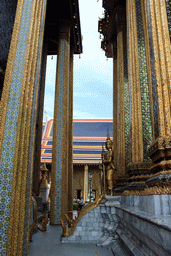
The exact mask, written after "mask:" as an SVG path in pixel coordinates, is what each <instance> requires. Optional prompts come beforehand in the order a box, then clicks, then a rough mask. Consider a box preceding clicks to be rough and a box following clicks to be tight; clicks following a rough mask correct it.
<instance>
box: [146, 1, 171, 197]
mask: <svg viewBox="0 0 171 256" xmlns="http://www.w3.org/2000/svg"><path fill="white" fill-rule="evenodd" d="M146 10H147V16H148V29H149V42H150V56H151V69H152V73H153V101H154V108H153V112H154V117H155V127H154V129H155V131H154V132H155V139H154V140H153V141H152V142H151V144H150V147H149V156H150V158H151V159H152V160H153V162H154V163H155V165H154V166H153V167H151V169H150V173H152V174H155V173H158V174H159V175H156V176H155V177H153V178H151V179H150V180H149V181H148V182H147V184H148V186H153V185H155V184H156V182H158V179H159V180H160V182H159V183H160V185H162V186H163V184H165V185H167V182H165V181H164V179H165V180H167V181H168V182H169V180H170V179H167V177H166V176H167V175H166V172H169V171H170V160H169V159H170V158H171V108H170V107H171V93H170V90H171V89H170V88H171V53H170V38H169V29H168V21H167V13H166V3H165V0H161V1H159V0H156V1H153V0H146ZM163 171H165V172H164V173H163ZM160 172H162V173H163V176H162V177H163V178H161V177H160ZM163 182H164V183H163ZM169 184H170V183H169ZM160 189H161V191H160V192H162V193H164V187H163V188H160Z"/></svg>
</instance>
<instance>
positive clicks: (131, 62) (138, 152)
mask: <svg viewBox="0 0 171 256" xmlns="http://www.w3.org/2000/svg"><path fill="white" fill-rule="evenodd" d="M135 8H136V7H135V1H134V0H133V1H132V0H128V3H127V26H128V27H127V29H128V52H129V55H128V66H129V73H128V74H129V86H130V91H131V102H130V105H131V110H130V111H131V115H130V125H131V128H132V129H131V159H130V160H131V162H132V163H135V162H143V138H142V112H141V97H140V75H139V59H138V40H137V22H136V9H135Z"/></svg>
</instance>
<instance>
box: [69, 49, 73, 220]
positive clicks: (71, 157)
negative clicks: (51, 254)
mask: <svg viewBox="0 0 171 256" xmlns="http://www.w3.org/2000/svg"><path fill="white" fill-rule="evenodd" d="M73 61H74V56H73V49H72V47H71V49H70V73H69V133H68V213H69V214H68V215H69V217H70V219H72V211H73V192H72V191H73Z"/></svg>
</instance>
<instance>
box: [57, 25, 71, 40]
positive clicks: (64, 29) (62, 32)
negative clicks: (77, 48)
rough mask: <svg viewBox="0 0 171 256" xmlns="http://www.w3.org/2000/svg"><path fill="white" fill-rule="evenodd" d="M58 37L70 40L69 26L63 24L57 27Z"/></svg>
mask: <svg viewBox="0 0 171 256" xmlns="http://www.w3.org/2000/svg"><path fill="white" fill-rule="evenodd" d="M59 39H65V40H67V41H69V40H70V26H69V25H67V24H64V25H62V26H61V27H60V29H59Z"/></svg>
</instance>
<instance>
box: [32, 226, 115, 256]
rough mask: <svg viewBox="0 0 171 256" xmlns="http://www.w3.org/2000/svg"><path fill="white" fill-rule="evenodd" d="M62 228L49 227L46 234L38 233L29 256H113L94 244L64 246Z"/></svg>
mask: <svg viewBox="0 0 171 256" xmlns="http://www.w3.org/2000/svg"><path fill="white" fill-rule="evenodd" d="M61 234H62V228H61V226H51V225H48V228H47V231H46V232H41V231H38V232H37V233H36V234H34V235H33V242H31V243H30V248H29V256H39V255H40V256H95V254H96V253H97V256H113V253H112V251H111V249H107V248H102V247H97V246H96V245H94V244H63V243H62V242H61V241H60V238H61Z"/></svg>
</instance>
